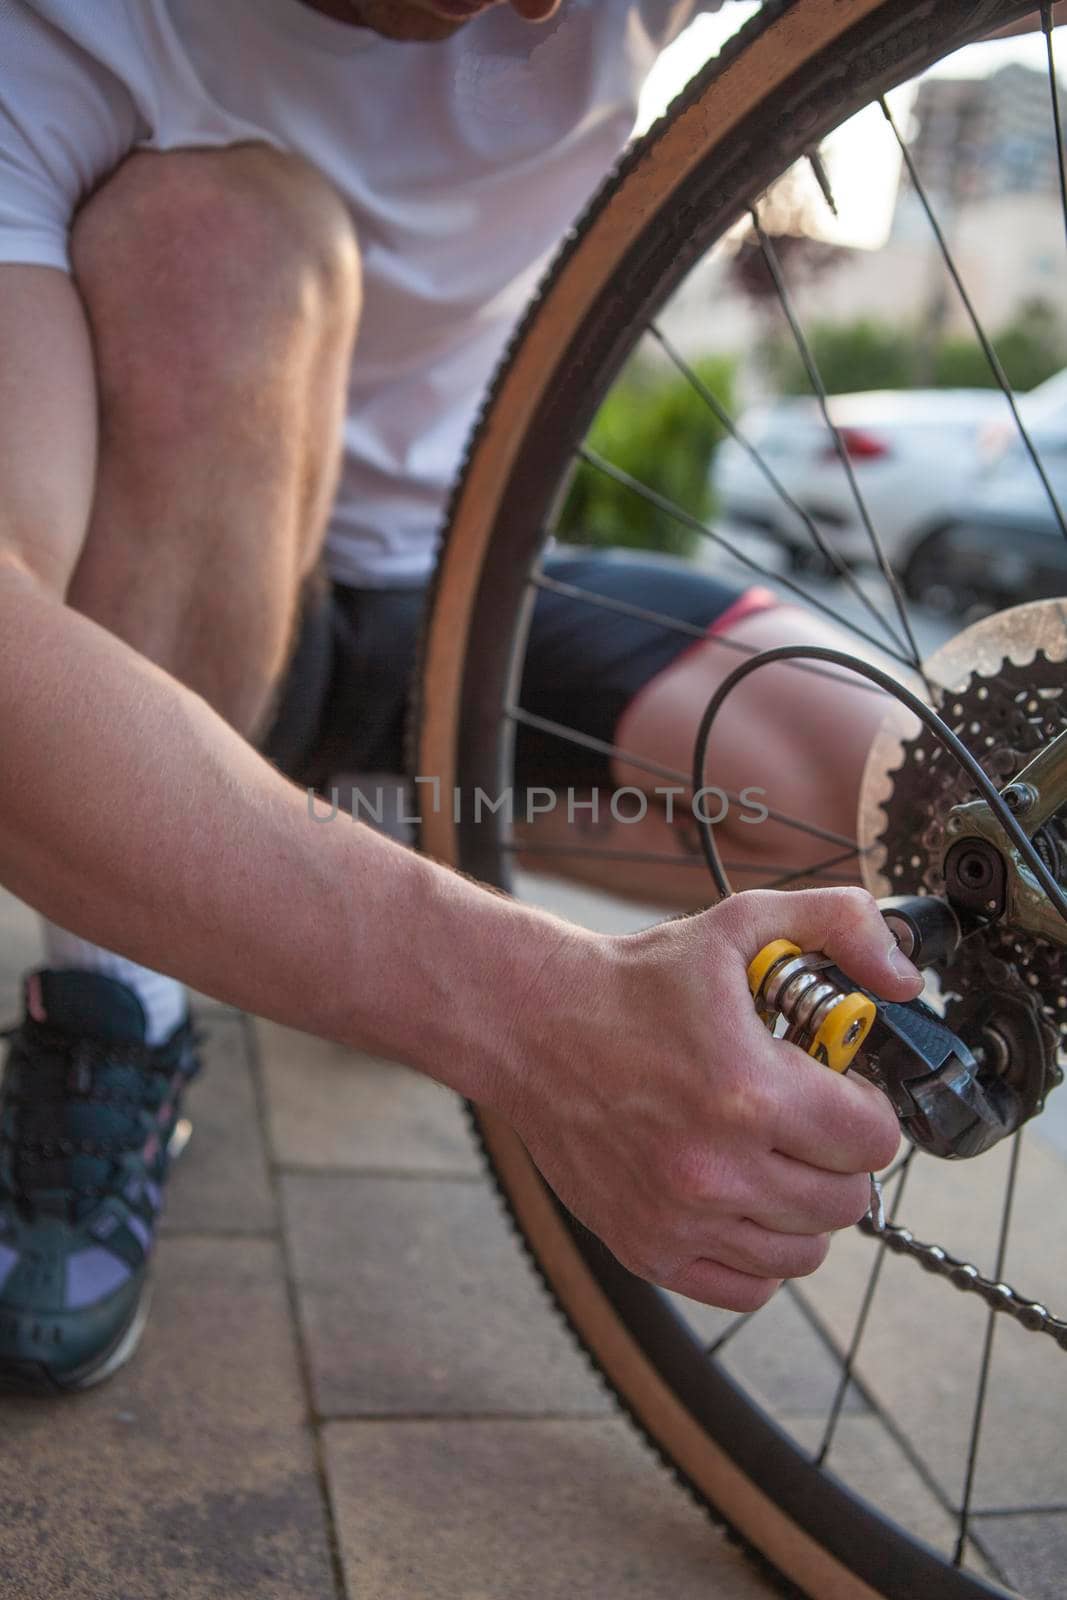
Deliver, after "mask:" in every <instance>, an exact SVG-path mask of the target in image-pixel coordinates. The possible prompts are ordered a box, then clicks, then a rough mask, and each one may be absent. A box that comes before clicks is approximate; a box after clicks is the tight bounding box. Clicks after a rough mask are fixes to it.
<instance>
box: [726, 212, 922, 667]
mask: <svg viewBox="0 0 1067 1600" xmlns="http://www.w3.org/2000/svg"><path fill="white" fill-rule="evenodd" d="M751 216H752V225H753V227H754V228H755V230H756V238H757V239H758V240H759V246H760V250H761V251H762V253H763V259H764V261H765V262H766V265H767V270H768V272H769V273H770V275H771V279H772V281H773V283H774V288H775V293H776V294H777V296H778V303H779V305H780V306H781V308H782V311H783V313H784V315H785V319H786V321H787V322H788V323H789V327H790V330H791V332H792V335H793V339H794V341H795V342H796V347H797V352H798V354H799V355H800V359H801V360H802V361H803V363H804V368H805V371H806V372H807V374H808V380H809V382H810V383H811V386H812V389H813V390H814V391H815V398H816V399H817V401H818V403H819V409H820V411H821V412H822V417H823V421H824V422H825V423H826V426H827V428H828V429H829V430H830V436H831V438H832V439H833V441H834V449H835V451H836V453H837V458H838V460H839V461H840V463H841V466H842V468H843V469H844V473H845V477H846V479H847V480H848V485H849V489H850V490H851V492H852V498H853V500H854V501H855V504H856V510H857V511H858V512H859V515H860V521H861V522H862V523H863V527H864V530H865V532H866V534H867V537H868V539H869V540H870V542H871V549H872V550H873V551H874V556H875V560H876V561H877V563H878V569H879V571H880V572H881V574H882V577H883V578H884V579H885V581H886V583H887V584H888V585H889V590H890V593H891V594H892V596H893V604H894V605H895V607H896V612H897V617H898V619H899V621H900V625H901V627H902V628H903V630H904V636H905V638H906V639H907V641H908V649H909V650H910V651H911V660H910V662H909V665H910V666H912V667H914V668H915V670H916V671H917V672H918V673H919V674H920V675H921V674H922V657H921V655H920V653H919V646H918V645H917V643H916V642H915V634H914V633H913V631H912V626H911V621H910V619H909V617H908V610H907V607H906V606H905V604H904V596H903V595H902V594H901V592H900V584H899V583H898V582H897V575H896V573H895V572H894V571H893V568H892V566H891V565H890V562H889V557H888V556H887V555H886V553H885V546H884V545H883V543H882V541H881V539H880V538H879V536H878V533H877V531H876V529H875V526H874V523H873V522H872V521H871V514H870V511H869V510H868V508H867V502H866V500H865V499H864V497H863V493H862V491H861V489H860V486H859V481H858V479H857V478H856V470H855V468H854V467H853V465H852V457H851V456H850V455H849V453H848V451H847V450H846V448H845V441H844V440H843V439H842V437H841V433H840V430H839V429H838V427H837V426H836V424H835V423H834V420H833V418H832V417H831V415H830V397H829V394H828V393H827V389H826V385H825V384H824V383H823V381H822V373H821V372H820V371H819V367H818V363H817V362H816V360H815V355H814V353H813V351H812V348H811V345H810V344H809V343H808V340H807V338H806V337H805V334H804V330H803V328H802V327H801V325H800V319H799V317H798V316H797V313H796V309H795V307H794V305H793V298H792V296H791V294H790V293H789V288H788V286H787V284H786V281H785V276H784V274H783V272H782V264H781V262H780V261H779V259H778V252H777V250H775V248H774V246H773V244H772V243H771V240H770V237H769V235H768V233H767V231H766V229H765V228H764V226H763V224H762V222H761V221H760V218H759V212H758V211H757V210H756V209H755V207H753V209H752V213H751ZM923 681H924V682H925V679H924V680H923ZM927 690H928V692H929V693H930V696H931V698H932V697H933V692H932V690H930V688H929V685H927Z"/></svg>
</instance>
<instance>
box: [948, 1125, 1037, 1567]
mask: <svg viewBox="0 0 1067 1600" xmlns="http://www.w3.org/2000/svg"><path fill="white" fill-rule="evenodd" d="M1021 1150H1022V1133H1021V1132H1020V1133H1017V1134H1016V1135H1015V1137H1014V1138H1013V1139H1012V1142H1011V1163H1010V1165H1009V1167H1008V1181H1007V1183H1006V1184H1005V1186H1004V1206H1003V1209H1002V1211H1001V1214H1000V1236H999V1238H998V1240H997V1260H996V1266H995V1267H994V1268H993V1276H994V1278H995V1279H996V1281H997V1282H998V1283H1001V1282H1002V1281H1003V1278H1004V1261H1005V1258H1006V1256H1007V1252H1008V1229H1009V1227H1010V1226H1011V1208H1012V1202H1013V1200H1014V1198H1015V1181H1016V1179H1017V1177H1018V1175H1019V1153H1020V1151H1021ZM996 1329H997V1313H996V1310H995V1308H994V1307H993V1306H990V1308H989V1313H988V1316H987V1320H986V1330H985V1340H984V1342H983V1345H982V1364H981V1367H980V1368H979V1371H978V1389H977V1392H976V1394H975V1398H974V1415H973V1417H972V1419H971V1441H970V1446H969V1449H968V1451H967V1473H966V1477H965V1479H964V1485H963V1502H962V1504H961V1506H960V1513H959V1535H958V1538H957V1540H956V1549H955V1552H954V1554H953V1557H952V1563H953V1566H957V1567H958V1566H959V1565H960V1564H961V1562H962V1561H963V1552H964V1550H965V1548H966V1545H967V1532H968V1527H969V1524H970V1519H971V1496H972V1494H973V1492H974V1477H975V1472H976V1470H977V1467H978V1445H979V1442H980V1440H981V1435H982V1418H983V1416H984V1414H985V1398H986V1388H987V1385H988V1382H989V1368H990V1365H991V1362H992V1359H993V1339H994V1337H995V1335H996Z"/></svg>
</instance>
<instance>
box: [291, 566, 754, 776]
mask: <svg viewBox="0 0 1067 1600" xmlns="http://www.w3.org/2000/svg"><path fill="white" fill-rule="evenodd" d="M543 571H544V573H545V574H546V575H547V576H548V577H550V578H553V579H555V580H556V581H558V582H561V583H566V584H569V585H571V586H573V587H575V588H578V589H583V590H586V591H590V592H591V593H593V594H597V595H605V596H607V597H609V598H611V599H614V600H621V601H624V602H627V603H629V604H631V605H636V606H639V607H641V608H642V609H643V610H645V611H652V612H658V613H660V614H661V615H663V616H668V617H673V618H676V619H679V620H681V621H683V622H686V623H688V624H690V626H692V627H696V628H699V629H700V630H701V632H702V633H704V632H710V631H713V630H714V628H715V627H716V625H721V624H722V623H723V622H724V621H725V620H726V619H727V614H729V616H730V619H731V620H735V619H736V618H737V617H739V616H740V615H742V614H747V613H749V612H751V611H755V610H762V609H764V608H765V607H767V606H770V605H773V604H774V603H775V600H774V596H773V595H772V594H771V593H770V591H769V590H766V589H753V588H739V587H737V586H736V585H732V584H728V583H723V582H721V581H719V580H718V579H716V578H712V577H709V576H708V575H707V574H705V573H702V572H698V571H696V570H694V569H693V568H692V567H690V566H687V565H686V564H684V563H682V562H679V561H672V560H666V559H662V558H656V557H653V556H632V555H629V554H626V553H622V552H617V551H612V552H599V553H596V554H592V553H590V554H585V553H583V554H580V555H575V554H565V553H557V554H554V555H550V556H548V557H546V559H545V561H544V565H543ZM424 601H425V591H424V590H423V589H412V588H406V589H351V588H346V587H344V586H343V585H340V584H336V583H334V584H332V585H331V584H330V583H329V582H328V580H325V579H324V578H322V577H321V576H318V577H317V580H316V581H315V582H314V583H313V584H312V585H311V586H310V587H309V590H308V592H307V595H306V598H305V604H304V610H303V617H302V621H301V626H300V630H299V635H298V639H297V642H296V647H295V650H294V653H293V657H292V660H291V663H290V668H289V672H288V675H287V678H286V682H285V684H284V686H283V689H282V692H281V695H280V698H279V703H278V711H277V716H276V720H275V723H274V726H273V728H272V730H271V733H270V735H269V736H268V738H267V740H266V741H265V742H264V744H263V746H262V748H263V750H264V753H265V754H266V755H267V756H268V757H269V758H270V759H271V760H272V761H274V762H275V763H276V764H277V765H278V766H279V767H280V768H281V770H282V771H283V772H286V773H288V774H290V775H291V776H293V777H295V778H298V779H299V780H300V781H302V782H307V783H311V784H320V783H324V782H328V781H329V780H330V778H332V777H333V776H334V775H337V774H340V773H357V772H363V773H371V772H373V773H384V772H395V773H400V772H403V770H404V724H405V718H406V715H407V704H408V696H409V692H410V687H411V681H412V668H413V662H414V657H415V648H416V641H417V639H418V635H419V629H420V626H421V622H422V614H423V609H424ZM698 642H699V640H697V639H696V638H694V636H693V635H692V634H685V633H679V632H676V631H674V630H672V629H669V628H666V627H664V626H663V624H662V623H659V622H655V621H650V620H647V619H646V618H643V617H634V616H630V615H627V614H624V613H621V612H615V611H609V610H605V609H603V608H602V607H594V606H592V605H591V604H590V603H589V602H588V601H585V600H582V599H580V598H575V597H573V596H570V595H564V594H559V593H556V592H552V591H546V590H541V591H540V592H539V593H538V597H537V601H536V604H535V608H534V616H533V622H532V624H531V629H530V641H529V648H528V651H527V656H526V663H525V667H524V671H523V680H522V693H521V696H520V701H519V703H520V705H521V706H522V707H523V708H524V709H525V710H527V711H530V712H533V713H534V714H535V715H537V716H539V717H543V718H546V719H548V720H549V721H552V722H558V723H562V724H563V725H564V726H566V727H570V728H578V729H579V730H580V731H581V732H583V733H587V734H591V735H592V736H593V737H594V738H597V739H600V740H603V741H605V742H607V743H611V742H612V741H613V739H614V734H615V728H616V725H617V724H618V721H619V718H620V717H621V716H622V713H623V712H624V711H625V710H626V708H627V706H628V705H629V704H630V702H631V701H632V700H633V699H634V697H635V696H636V695H637V694H638V693H639V692H640V690H641V689H643V688H644V687H645V685H646V684H647V683H649V682H651V680H652V679H653V678H654V677H656V676H657V675H658V674H659V673H660V672H662V671H663V670H664V668H666V667H669V666H670V665H671V664H672V663H673V662H674V661H676V660H677V659H678V658H679V657H680V656H681V655H683V654H684V653H685V651H686V650H688V649H691V648H692V647H693V645H694V644H696V643H698ZM607 772H608V765H607V758H606V757H604V756H602V755H599V754H597V753H596V752H594V751H590V750H587V749H584V748H581V747H578V746H575V745H574V744H571V743H569V742H568V741H566V740H564V739H561V738H559V737H558V736H556V735H552V734H548V733H543V732H540V731H537V730H534V729H531V728H528V727H525V726H522V725H520V727H519V728H518V730H517V738H516V776H517V778H518V780H519V781H520V782H522V783H541V784H548V785H552V786H555V787H557V788H563V787H567V786H574V787H579V786H582V785H589V784H594V783H599V782H601V781H603V779H604V778H605V777H606V776H607Z"/></svg>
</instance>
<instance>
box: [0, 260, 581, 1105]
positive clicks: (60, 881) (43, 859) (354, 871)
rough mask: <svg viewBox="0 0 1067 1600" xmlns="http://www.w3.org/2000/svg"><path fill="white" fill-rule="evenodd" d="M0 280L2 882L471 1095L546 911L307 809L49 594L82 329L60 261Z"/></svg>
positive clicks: (533, 959)
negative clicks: (483, 1044)
mask: <svg viewBox="0 0 1067 1600" xmlns="http://www.w3.org/2000/svg"><path fill="white" fill-rule="evenodd" d="M0 285H2V294H0V419H2V421H0V663H2V665H0V749H2V751H3V762H2V766H0V881H2V882H3V883H4V884H5V885H6V886H8V887H9V888H10V889H12V890H13V891H14V892H15V893H16V894H18V895H20V896H21V897H22V898H23V899H25V900H26V901H27V902H28V903H30V904H31V905H33V906H34V907H36V908H37V909H38V910H40V911H42V912H43V913H45V914H46V915H47V916H49V917H51V918H52V919H53V920H54V921H56V922H57V923H59V924H60V925H62V926H65V927H69V928H71V929H72V930H74V931H75V932H78V933H80V934H82V935H83V936H85V937H87V938H89V939H92V940H94V941H95V942H97V943H100V944H103V945H105V946H106V947H108V948H112V949H118V950H121V951H122V952H123V953H124V954H127V955H129V956H131V957H133V958H135V959H137V960H139V961H142V962H144V963H145V964H146V965H150V966H154V967H159V968H162V969H163V970H165V971H167V972H171V973H173V974H174V975H175V976H177V977H180V978H183V979H185V980H186V981H187V982H189V983H191V984H193V985H194V986H195V987H197V988H199V989H202V990H205V991H208V992H210V993H212V994H215V995H217V996H219V997H220V998H221V999H223V1000H226V1001H231V1002H233V1003H234V1004H236V1005H240V1006H242V1007H245V1008H247V1009H249V1010H251V1011H254V1012H257V1013H259V1014H262V1015H264V1016H271V1017H275V1018H277V1019H279V1020H282V1021H286V1022H289V1023H291V1024H293V1025H294V1026H297V1027H301V1028H306V1029H308V1030H310V1031H314V1032H318V1033H324V1034H328V1035H330V1036H331V1037H333V1038H336V1039H340V1040H344V1041H347V1042H351V1043H354V1044H360V1045H365V1046H367V1047H369V1048H373V1049H376V1050H379V1051H382V1052H387V1053H389V1054H392V1055H395V1056H399V1057H401V1058H403V1059H406V1060H409V1061H411V1062H413V1063H414V1064H416V1065H418V1066H421V1067H423V1068H425V1069H427V1070H431V1069H432V1070H434V1071H435V1073H436V1074H437V1075H438V1076H440V1075H442V1072H443V1071H447V1070H449V1069H448V1068H446V1066H445V1063H446V1062H447V1063H448V1064H449V1067H450V1068H451V1069H452V1074H453V1075H452V1076H450V1079H449V1081H450V1082H451V1081H454V1083H455V1086H456V1087H458V1088H461V1089H463V1090H464V1091H465V1092H478V1093H479V1094H482V1095H486V1096H488V1095H489V1094H490V1092H491V1088H490V1084H489V1082H488V1081H487V1078H488V1077H490V1076H491V1075H492V1073H493V1071H494V1070H495V1068H496V1064H497V1060H498V1057H497V1052H496V1050H495V1049H490V1050H486V1049H479V1048H477V1047H476V1046H475V1044H474V1037H473V1036H474V1033H475V1032H478V1033H479V1034H481V1035H483V1036H484V1037H485V1038H486V1040H489V1039H493V1038H495V1039H496V1040H499V1039H500V1038H502V1037H503V1036H504V1034H505V1033H506V1032H507V1027H506V1022H507V1015H508V1010H507V1008H508V1005H509V1003H510V1005H511V1006H512V1007H513V1006H514V1004H515V1001H516V997H517V996H518V995H519V994H521V992H522V989H523V984H524V981H525V980H526V979H527V978H528V976H529V975H530V974H532V973H533V972H534V971H535V970H536V967H537V965H538V964H539V963H540V962H541V961H543V959H544V954H545V952H546V951H547V950H548V949H551V948H552V947H553V945H554V944H555V943H558V941H559V938H560V930H561V927H562V925H559V924H556V923H554V922H553V920H552V919H550V918H548V917H545V916H540V915H538V914H537V913H534V912H532V911H529V910H524V909H522V908H519V907H518V906H515V905H513V904H510V903H509V902H506V901H504V900H502V899H500V898H499V897H497V896H494V895H491V894H489V893H488V892H486V891H484V890H481V889H479V888H477V887H475V886H474V885H473V884H470V883H468V882H466V881H465V880H464V879H462V878H460V877H458V876H456V875H455V874H453V873H450V872H448V871H446V870H444V869H442V868H438V867H435V866H433V865H431V864H430V863H429V862H427V861H425V860H422V859H420V858H418V857H417V856H415V855H414V854H412V853H411V852H409V851H406V850H402V849H401V848H400V847H398V846H395V845H392V844H390V843H389V842H387V841H385V840H383V839H381V838H379V837H378V836H377V835H376V834H374V833H373V832H372V831H371V830H370V829H368V828H366V827H364V826H362V825H357V824H355V823H353V822H351V821H350V820H349V819H347V818H345V817H343V816H341V817H338V818H337V819H336V820H335V821H333V822H331V823H328V824H326V823H322V822H315V821H313V820H311V818H310V817H309V813H308V805H307V800H306V796H305V795H304V794H302V793H301V792H300V791H299V790H297V789H296V788H294V787H293V786H292V785H291V784H289V783H287V782H286V781H285V780H284V779H283V778H282V777H281V776H280V775H279V774H278V773H277V772H275V771H274V769H273V768H271V767H270V766H269V765H268V763H267V762H265V761H263V760H262V759H261V758H260V757H259V756H258V755H256V753H255V752H254V751H253V750H252V749H251V748H250V747H249V746H248V745H247V744H246V743H245V742H244V741H243V740H242V739H241V738H239V737H238V735H237V734H235V733H234V732H233V731H232V730H231V729H230V728H229V727H227V726H226V724H225V723H224V722H223V721H222V720H221V719H220V718H219V717H218V716H216V715H215V713H214V712H213V711H212V710H211V709H210V708H209V707H208V706H207V704H206V703H205V702H204V701H203V700H202V699H200V698H199V697H198V696H196V695H194V694H192V693H190V692H189V691H187V690H186V689H184V688H182V687H181V686H180V685H179V684H178V683H177V682H175V680H174V679H172V678H171V677H169V676H168V675H167V674H166V673H164V672H162V671H161V670H159V669H158V668H157V667H155V666H153V665H151V664H150V663H149V662H148V661H146V660H145V659H144V658H143V657H141V656H140V655H138V654H137V653H136V652H134V651H133V650H131V649H129V648H128V647H127V646H126V645H125V644H123V643H122V642H120V641H119V640H118V639H116V638H115V637H114V636H113V635H111V634H109V633H107V632H106V631H105V630H103V629H102V628H100V627H98V626H97V625H96V624H94V623H93V622H91V621H89V620H88V619H87V618H85V617H84V616H81V615H79V614H78V613H76V612H75V611H73V610H72V609H70V608H69V607H67V606H65V605H64V604H63V602H62V599H61V596H62V594H63V591H64V589H65V586H66V582H67V579H68V577H69V574H70V572H71V571H72V570H73V567H74V565H75V563H76V561H77V558H78V555H79V552H80V549H81V545H82V541H83V539H84V534H85V528H86V524H87V522H88V518H89V511H90V507H91V500H92V492H93V469H94V457H95V385H94V378H93V368H92V355H91V349H90V345H89V339H88V334H87V331H86V327H85V322H84V317H83V315H82V310H81V305H80V301H79V299H78V296H77V293H76V291H75V289H74V287H73V286H72V285H71V283H70V281H69V280H68V279H67V278H66V277H65V276H64V275H63V274H61V273H58V272H55V271H53V270H51V269H47V268H18V267H8V268H0ZM461 930H462V949H461V941H460V932H461ZM475 990H476V991H477V993H478V1007H477V1011H478V1015H477V1017H475V1016H474V1015H473V1014H472V1012H473V1009H474V1008H473V1007H472V1006H471V1005H470V1003H469V1002H470V999H471V996H472V993H473V992H474V991H475ZM463 1002H467V1003H466V1004H465V1005H464V1004H463ZM468 1032H469V1033H470V1038H468V1037H467V1034H468Z"/></svg>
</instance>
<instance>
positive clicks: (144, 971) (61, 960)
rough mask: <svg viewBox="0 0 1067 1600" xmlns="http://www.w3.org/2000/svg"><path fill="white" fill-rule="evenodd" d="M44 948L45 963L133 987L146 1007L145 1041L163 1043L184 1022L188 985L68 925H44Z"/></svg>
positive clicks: (53, 967) (57, 969) (59, 969)
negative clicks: (104, 947)
mask: <svg viewBox="0 0 1067 1600" xmlns="http://www.w3.org/2000/svg"><path fill="white" fill-rule="evenodd" d="M44 948H45V964H46V965H47V966H48V967H51V968H52V969H54V970H56V971H65V970H67V969H69V968H71V967H74V968H76V969H78V970H79V971H81V972H99V973H100V974H101V975H102V976H103V977H105V978H115V979H116V980H117V981H118V982H119V983H124V984H125V985H126V987H127V988H128V989H132V990H133V992H134V994H135V995H136V996H137V998H138V1000H140V1002H141V1005H142V1006H143V1007H144V1014H145V1041H146V1043H148V1044H162V1043H163V1041H164V1040H165V1039H168V1038H169V1037H170V1035H171V1034H172V1033H173V1032H174V1030H175V1028H176V1027H177V1026H178V1024H179V1023H180V1022H182V1021H184V1019H185V1013H186V1010H187V1008H188V1003H187V1001H186V998H185V985H184V984H182V983H179V982H178V980H177V978H166V977H164V976H163V974H162V973H161V972H153V971H151V969H150V968H149V967H139V966H138V965H137V963H136V961H127V960H126V958H125V956H117V955H114V954H113V953H112V951H110V950H102V949H101V948H100V946H99V945H97V944H89V942H88V941H87V940H86V939H79V938H77V937H76V935H75V934H73V933H68V932H67V931H66V929H65V928H57V927H56V925H55V923H54V922H46V923H45V924H44Z"/></svg>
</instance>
